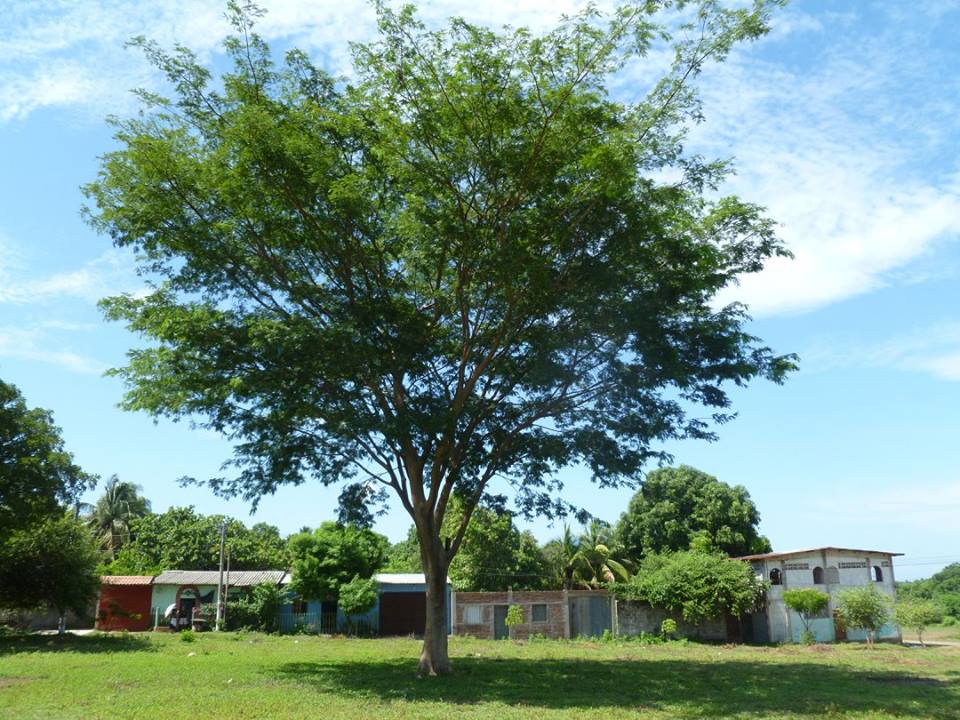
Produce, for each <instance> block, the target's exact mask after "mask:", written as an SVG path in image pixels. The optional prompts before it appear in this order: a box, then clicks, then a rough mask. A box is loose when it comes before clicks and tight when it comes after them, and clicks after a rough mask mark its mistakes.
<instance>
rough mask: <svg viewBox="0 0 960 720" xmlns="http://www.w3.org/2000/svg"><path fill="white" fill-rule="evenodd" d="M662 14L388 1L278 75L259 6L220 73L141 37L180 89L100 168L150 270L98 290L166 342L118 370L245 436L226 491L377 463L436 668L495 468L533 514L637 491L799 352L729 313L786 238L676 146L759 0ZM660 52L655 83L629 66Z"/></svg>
mask: <svg viewBox="0 0 960 720" xmlns="http://www.w3.org/2000/svg"><path fill="white" fill-rule="evenodd" d="M666 4H668V3H659V2H657V3H653V2H646V1H643V2H640V1H637V2H631V3H627V4H625V5H624V6H622V7H620V8H618V9H616V10H614V11H613V12H611V13H609V14H607V15H604V14H601V13H600V12H598V11H597V10H596V9H595V8H593V7H592V6H591V7H588V8H587V9H586V10H584V11H583V12H581V13H579V14H576V15H574V16H572V17H568V18H565V19H563V20H562V21H561V22H560V24H559V25H558V26H557V27H556V28H555V29H554V30H551V31H549V32H546V33H544V34H535V33H533V32H531V31H529V30H526V29H512V28H505V29H502V30H499V31H494V30H491V29H488V28H486V27H481V26H477V25H472V24H470V23H467V22H465V21H463V20H459V19H455V20H452V21H451V22H450V23H449V24H448V25H447V26H446V27H444V28H441V29H438V30H433V29H428V28H426V27H425V26H424V25H422V24H421V23H420V22H419V21H418V20H417V18H416V16H415V12H414V10H413V9H411V8H409V7H407V8H404V9H403V10H401V11H399V12H393V11H391V10H389V9H388V8H386V7H384V6H383V5H380V4H378V5H377V6H376V10H377V14H378V19H379V24H378V27H379V36H378V37H377V38H376V39H375V40H373V41H372V42H369V43H362V44H354V45H352V46H351V48H352V52H353V61H354V72H353V74H352V79H351V80H350V81H349V82H346V81H339V80H337V79H336V78H334V77H332V76H330V75H328V74H327V73H325V72H324V71H323V70H321V69H320V68H318V67H316V66H314V65H313V64H312V63H311V62H310V60H309V58H308V57H307V56H306V54H304V53H302V52H298V51H291V52H289V53H288V54H287V56H286V59H285V61H284V62H283V63H282V64H279V65H278V64H276V63H275V62H274V60H273V58H272V56H271V55H270V52H269V50H268V48H267V47H266V45H265V44H264V42H263V41H262V40H261V39H260V38H259V37H258V36H257V35H256V33H255V32H253V28H252V24H253V20H254V18H255V16H256V14H257V11H256V10H255V9H252V8H250V7H249V6H248V5H246V4H245V3H244V4H243V7H239V6H238V4H237V3H233V4H232V10H231V13H230V17H231V19H232V22H233V23H234V25H235V27H236V30H237V32H236V34H235V35H234V36H233V37H231V38H230V39H229V40H228V41H227V46H226V47H227V51H228V52H229V54H230V56H231V57H232V60H233V67H232V69H231V70H230V71H228V72H226V73H225V74H224V75H223V76H222V78H220V80H219V81H218V82H214V81H213V78H212V76H211V73H210V71H209V70H208V69H206V68H205V67H203V66H201V65H200V64H199V62H198V60H197V57H196V56H195V55H194V54H193V53H191V52H190V51H189V50H187V49H184V48H179V47H178V48H177V49H175V50H174V51H172V52H166V51H164V50H163V49H161V48H160V47H158V46H156V45H155V44H152V43H150V42H147V41H140V42H139V44H140V46H141V47H142V48H143V49H144V50H145V51H146V53H147V55H148V57H149V58H150V59H152V60H153V61H154V62H155V63H156V65H157V66H158V67H159V68H160V69H162V70H163V71H164V72H165V73H166V74H167V76H168V78H169V80H170V81H171V85H172V88H173V92H172V96H171V97H162V96H159V95H156V94H152V93H146V92H143V93H140V98H141V100H142V101H143V103H144V112H143V114H141V115H138V116H136V117H134V118H131V119H126V120H120V121H117V124H116V136H115V137H116V142H117V144H118V147H117V148H116V149H115V150H113V151H111V152H109V153H107V154H106V155H105V156H104V158H103V161H102V168H101V172H100V175H99V177H98V179H97V180H96V182H94V183H92V184H91V185H90V186H89V187H88V188H87V193H88V196H89V198H90V199H91V201H92V204H93V208H92V209H91V210H90V211H89V213H88V216H89V218H90V220H91V221H92V223H93V224H94V226H95V227H96V228H98V229H99V230H101V231H102V232H104V233H107V234H109V235H110V237H111V238H112V239H113V241H114V242H115V243H116V244H117V245H118V246H120V247H125V248H133V249H135V250H136V252H137V257H138V258H139V260H140V267H141V269H142V270H143V271H144V272H145V273H147V274H148V275H149V276H150V277H152V278H153V279H154V284H153V286H152V290H151V292H149V293H147V294H145V295H143V296H123V297H114V298H111V299H109V300H107V301H105V303H104V307H105V309H106V313H107V315H108V317H110V318H112V319H115V320H120V321H124V322H126V323H127V325H128V326H129V327H130V329H131V330H133V331H135V332H137V333H139V334H140V335H142V336H143V337H144V338H145V339H146V340H147V341H148V342H147V343H146V344H145V346H142V347H139V348H138V349H136V350H133V351H131V352H130V356H129V364H128V365H127V366H126V367H125V368H123V369H120V370H118V371H117V374H119V375H120V376H122V377H123V378H124V379H125V380H126V382H127V386H128V392H127V395H126V400H125V403H124V405H125V407H127V408H129V409H136V410H145V411H147V412H149V413H152V414H154V415H162V416H171V417H175V418H180V417H190V418H192V419H193V420H194V421H196V422H199V423H200V424H202V425H205V426H206V427H209V428H212V429H214V430H218V431H220V432H223V433H225V434H226V435H227V436H228V437H230V438H232V439H233V440H234V441H235V454H234V457H233V460H232V464H233V468H234V470H235V472H234V473H226V474H225V475H224V476H222V477H217V478H213V479H211V480H210V484H211V485H212V486H213V487H214V488H215V489H216V490H217V491H219V492H222V493H225V494H228V495H240V496H242V497H244V498H247V499H249V500H251V501H252V502H254V503H255V502H256V501H257V499H258V498H260V497H262V496H263V495H264V494H268V493H273V492H275V491H276V490H277V489H278V488H279V487H280V486H282V485H284V484H297V483H301V482H303V480H304V478H305V477H315V478H317V479H319V480H320V481H321V482H324V483H334V482H341V481H347V482H356V480H354V479H353V478H355V477H356V476H358V475H359V476H360V477H361V478H362V479H363V481H364V482H370V481H372V482H376V483H382V484H383V485H384V486H385V487H386V488H388V489H389V490H391V491H392V492H393V493H395V494H396V497H397V498H398V500H399V502H400V504H401V505H402V506H403V508H404V509H405V510H406V511H407V512H408V513H409V515H410V517H411V519H412V520H413V523H414V525H415V527H416V529H417V539H418V542H419V544H420V553H421V559H422V562H423V566H424V571H425V573H426V576H427V624H426V632H425V637H424V644H423V650H422V653H421V657H420V664H419V672H420V673H422V674H436V673H445V672H448V671H449V670H450V665H449V660H448V655H447V633H446V617H445V614H446V606H445V601H444V596H445V595H444V578H445V576H446V575H447V570H448V568H449V567H450V564H451V562H452V561H453V559H454V558H455V557H456V555H457V552H458V551H459V550H460V547H461V545H462V543H463V538H464V536H465V534H466V532H467V528H468V526H469V523H470V518H471V514H472V508H473V507H475V506H476V505H477V503H479V502H480V501H481V500H482V499H483V498H484V496H485V494H486V493H487V492H488V487H489V484H490V482H491V480H492V479H493V478H494V477H498V478H501V482H502V483H503V484H504V487H511V488H512V489H513V491H514V501H515V502H516V505H517V507H518V508H519V509H520V510H521V511H524V512H529V513H535V512H539V513H550V512H562V511H564V510H566V509H567V508H568V505H567V504H565V503H564V502H563V501H562V497H561V496H559V491H560V490H561V483H560V481H559V480H558V479H557V476H556V474H555V471H556V470H557V469H559V468H560V467H563V466H566V465H569V464H571V463H583V464H584V465H586V466H587V467H589V468H590V469H591V471H592V475H593V479H594V480H595V481H596V482H597V483H599V484H600V485H601V486H616V485H618V484H621V483H625V482H626V483H629V482H632V481H633V478H634V477H635V475H636V473H637V472H638V470H639V468H640V467H641V466H642V465H643V463H644V462H646V461H647V460H649V459H651V458H657V457H660V456H661V455H662V452H661V450H660V449H659V448H660V447H662V446H661V445H660V442H661V441H663V440H666V439H669V438H711V437H713V435H712V430H711V426H710V424H709V420H704V411H703V410H702V408H701V407H698V406H703V407H705V408H706V409H707V417H708V418H710V417H712V418H713V419H714V420H716V421H723V420H726V419H727V418H729V417H730V414H729V411H728V406H729V404H730V401H729V398H728V395H727V392H726V390H725V387H726V386H727V385H729V384H737V385H742V384H745V383H747V382H748V381H750V380H752V379H754V378H756V377H758V376H759V377H767V378H770V379H772V380H776V381H779V380H781V379H782V378H783V377H784V374H785V373H786V372H787V371H788V370H789V369H790V368H791V366H792V361H791V359H790V358H784V357H778V356H776V355H775V354H773V353H772V352H771V351H770V350H769V349H767V348H765V347H763V346H762V344H760V342H759V341H758V340H757V338H755V337H752V336H751V335H749V334H748V333H747V332H746V330H745V327H744V326H745V321H746V319H747V315H746V312H745V308H743V307H742V306H740V305H736V304H733V305H728V306H720V305H718V304H717V303H716V296H717V293H718V292H719V291H720V290H722V289H723V288H725V287H727V286H729V285H731V284H732V283H734V282H736V280H737V278H738V277H740V276H741V275H743V274H744V273H752V272H757V271H759V270H760V269H761V268H762V267H763V264H764V262H765V261H766V260H767V259H768V258H769V257H771V256H773V255H778V254H784V252H785V251H784V249H783V246H782V244H781V243H780V241H779V240H778V239H777V237H776V235H775V232H774V224H773V222H772V221H770V220H768V219H767V218H765V217H764V215H763V212H762V209H761V208H758V207H757V206H755V205H751V204H748V203H745V202H742V201H740V200H738V199H736V198H732V197H721V196H720V194H719V193H717V192H715V190H716V188H718V186H719V185H720V183H721V182H722V180H723V177H724V175H725V174H726V173H727V172H728V170H729V166H728V164H727V163H726V162H714V161H712V160H709V159H704V158H701V157H698V156H696V155H693V154H690V153H687V152H685V151H684V135H685V130H686V128H687V127H688V126H689V125H690V124H691V123H693V122H697V121H699V120H700V119H701V110H700V104H699V102H698V100H697V96H696V92H695V90H694V86H693V85H692V81H693V79H694V78H696V76H697V75H698V74H699V73H700V71H701V69H702V68H703V66H704V65H705V63H708V62H710V61H712V60H718V59H722V58H723V57H724V56H725V55H726V54H727V53H728V51H729V50H730V48H731V47H732V46H733V45H734V44H735V43H737V42H739V41H742V40H747V39H751V38H754V37H757V36H759V35H761V34H763V33H764V32H765V31H766V29H767V25H766V18H767V14H768V5H769V4H770V3H768V2H765V0H756V4H755V5H754V6H752V7H746V8H745V7H742V6H740V7H735V8H733V9H730V8H726V7H723V6H722V5H721V4H720V3H717V2H713V1H708V0H704V2H701V3H698V4H696V5H691V6H686V5H684V9H683V11H682V12H681V13H672V12H667V13H663V14H661V9H662V7H663V6H664V5H666ZM684 17H685V18H687V19H688V20H689V21H690V22H689V24H688V25H684V27H677V26H676V23H677V18H684ZM674 30H679V32H677V33H676V34H675V38H676V39H675V40H670V39H669V36H670V33H671V32H672V31H674ZM655 46H656V47H657V48H661V47H663V48H666V47H670V46H672V47H673V51H674V60H673V62H672V63H671V64H670V67H669V68H668V69H666V71H665V72H664V73H663V74H662V75H657V74H653V71H652V70H650V69H649V68H652V67H654V66H656V64H655V63H649V64H645V63H640V62H635V61H637V59H638V58H643V57H644V56H646V55H648V53H649V52H650V51H651V50H652V49H653V48H654V47H655ZM627 66H629V68H630V70H631V71H635V72H638V73H640V72H642V73H643V74H642V75H641V76H635V77H634V78H633V81H632V82H631V83H629V84H628V85H627V86H626V87H627V88H628V89H629V97H628V98H627V102H620V101H617V100H615V99H614V98H612V97H610V95H609V93H608V86H609V83H610V81H611V78H613V77H614V76H615V75H616V74H617V73H619V72H620V71H622V70H624V69H625V68H626V67H627ZM454 495H458V496H460V497H461V498H462V501H463V503H464V504H465V507H466V508H467V511H466V512H465V513H463V515H462V520H461V526H460V528H459V530H458V531H457V532H456V533H454V534H453V536H449V537H447V538H446V539H444V538H443V537H442V536H441V528H442V527H443V522H444V518H445V515H446V511H447V507H448V505H449V503H450V500H451V498H452V497H453V496H454Z"/></svg>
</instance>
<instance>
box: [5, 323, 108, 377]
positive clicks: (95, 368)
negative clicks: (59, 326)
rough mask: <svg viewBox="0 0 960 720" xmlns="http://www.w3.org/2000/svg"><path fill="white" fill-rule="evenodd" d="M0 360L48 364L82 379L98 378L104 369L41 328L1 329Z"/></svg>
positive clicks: (93, 360)
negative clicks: (1, 358)
mask: <svg viewBox="0 0 960 720" xmlns="http://www.w3.org/2000/svg"><path fill="white" fill-rule="evenodd" d="M0 357H6V358H11V359H14V360H28V361H33V362H42V363H49V364H52V365H57V366H59V367H61V368H63V369H65V370H69V371H70V372H75V373H81V374H85V375H86V374H94V375H96V374H100V373H102V372H103V371H104V370H106V369H107V366H106V365H105V364H103V363H101V362H100V361H98V360H96V359H94V358H91V357H88V356H86V355H83V354H81V353H77V352H74V351H72V350H70V349H69V348H66V347H63V345H62V343H60V342H58V341H57V340H56V339H55V338H53V337H51V336H50V335H49V334H48V333H47V332H45V331H44V330H42V329H40V328H34V329H24V328H21V327H9V326H7V327H4V326H0Z"/></svg>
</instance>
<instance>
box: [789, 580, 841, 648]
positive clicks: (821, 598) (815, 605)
mask: <svg viewBox="0 0 960 720" xmlns="http://www.w3.org/2000/svg"><path fill="white" fill-rule="evenodd" d="M783 604H784V605H786V606H787V607H788V608H790V609H791V610H793V611H794V612H795V613H797V614H798V615H799V616H800V620H801V621H802V622H803V633H802V634H801V635H800V642H802V643H803V644H804V645H812V644H813V643H814V642H816V637H815V636H814V634H813V631H812V630H811V629H810V619H811V618H812V617H813V616H815V615H819V614H820V613H821V612H823V611H824V610H826V609H827V606H828V605H829V604H830V596H829V595H827V594H826V593H825V592H822V591H820V590H816V589H814V588H802V589H798V590H787V591H785V592H784V593H783Z"/></svg>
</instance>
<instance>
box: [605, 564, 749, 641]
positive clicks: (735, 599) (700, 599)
mask: <svg viewBox="0 0 960 720" xmlns="http://www.w3.org/2000/svg"><path fill="white" fill-rule="evenodd" d="M613 588H614V592H615V594H617V595H618V596H619V597H622V598H624V599H626V600H642V601H643V602H646V603H649V604H650V605H652V606H653V607H658V608H663V609H664V610H667V611H668V612H670V613H672V614H673V615H675V616H677V617H681V618H683V619H684V620H686V621H687V622H689V623H691V624H699V623H701V622H703V621H705V620H713V619H716V618H719V617H723V615H724V614H726V613H730V614H731V615H735V616H741V615H744V614H746V613H749V612H751V611H753V610H754V609H755V608H756V607H757V605H758V603H759V602H760V601H761V600H762V598H763V592H764V589H765V585H764V583H763V581H762V580H759V579H758V578H757V577H756V575H755V574H754V572H753V570H752V569H751V568H750V565H748V564H747V563H745V562H743V561H740V560H731V559H729V558H727V557H724V556H723V555H720V554H710V553H703V552H698V551H694V550H687V551H682V552H676V553H662V554H657V553H651V554H648V555H647V556H646V557H645V558H644V559H643V562H642V563H641V564H640V567H639V568H638V569H637V572H636V574H635V575H634V576H633V577H632V578H631V579H630V580H629V581H628V582H625V583H618V584H616V585H614V586H613Z"/></svg>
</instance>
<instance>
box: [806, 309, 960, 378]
mask: <svg viewBox="0 0 960 720" xmlns="http://www.w3.org/2000/svg"><path fill="white" fill-rule="evenodd" d="M801 356H802V357H803V360H804V362H803V365H804V369H805V370H807V371H811V372H825V371H828V370H833V369H844V368H893V369H897V370H903V371H908V372H921V373H926V374H929V375H933V376H934V377H936V378H938V379H940V380H948V381H960V321H956V320H944V321H941V322H936V323H931V324H928V325H924V326H921V327H918V328H916V329H915V330H912V331H910V332H907V333H903V334H901V335H897V336H894V337H892V338H889V339H888V340H885V341H883V342H879V343H872V344H850V343H844V342H843V341H842V340H838V339H836V338H824V339H822V340H821V341H820V342H819V343H818V344H817V345H815V346H814V347H811V348H809V349H808V350H807V351H806V352H804V353H802V354H801Z"/></svg>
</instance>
